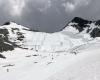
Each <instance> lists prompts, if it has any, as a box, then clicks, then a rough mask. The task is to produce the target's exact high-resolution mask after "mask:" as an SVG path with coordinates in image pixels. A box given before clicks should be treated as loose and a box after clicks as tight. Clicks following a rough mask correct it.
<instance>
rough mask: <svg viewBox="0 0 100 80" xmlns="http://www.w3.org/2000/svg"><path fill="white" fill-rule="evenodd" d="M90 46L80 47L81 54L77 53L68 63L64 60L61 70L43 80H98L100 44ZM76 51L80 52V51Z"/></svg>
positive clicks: (99, 76) (99, 75) (99, 72)
mask: <svg viewBox="0 0 100 80" xmlns="http://www.w3.org/2000/svg"><path fill="white" fill-rule="evenodd" d="M91 45H92V46H91ZM91 45H88V47H86V46H84V47H83V48H82V47H81V50H82V49H83V50H82V52H79V54H78V55H77V56H75V57H73V58H72V59H70V60H69V62H68V61H67V60H66V63H65V65H64V66H63V69H61V70H59V71H58V72H56V73H55V74H53V75H52V76H50V77H48V78H47V79H45V80H99V79H100V47H99V45H100V44H91ZM84 48H86V49H84ZM78 50H79V51H80V49H77V51H78Z"/></svg>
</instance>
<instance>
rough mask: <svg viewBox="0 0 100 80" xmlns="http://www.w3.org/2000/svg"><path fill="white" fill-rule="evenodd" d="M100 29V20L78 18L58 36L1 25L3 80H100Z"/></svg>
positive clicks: (1, 72) (1, 70) (19, 26)
mask: <svg viewBox="0 0 100 80" xmlns="http://www.w3.org/2000/svg"><path fill="white" fill-rule="evenodd" d="M99 27H100V21H87V20H84V19H82V18H78V17H76V18H74V19H73V20H72V21H71V22H70V23H68V24H67V25H66V26H65V27H64V29H63V30H61V31H59V32H55V33H45V32H35V31H31V30H30V29H28V28H26V27H23V26H21V25H18V24H16V23H13V22H7V23H5V24H4V25H3V26H0V52H1V53H0V57H1V58H0V80H99V78H100V59H99V58H100V54H99V53H100V38H99V37H100V28H99ZM5 47H6V48H5Z"/></svg>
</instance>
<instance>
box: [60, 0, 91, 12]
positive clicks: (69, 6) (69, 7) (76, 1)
mask: <svg viewBox="0 0 100 80" xmlns="http://www.w3.org/2000/svg"><path fill="white" fill-rule="evenodd" d="M89 3H90V0H72V1H70V2H69V1H67V2H66V3H63V4H62V6H63V7H65V11H66V12H72V11H74V10H76V9H77V8H79V7H82V6H87V5H89Z"/></svg>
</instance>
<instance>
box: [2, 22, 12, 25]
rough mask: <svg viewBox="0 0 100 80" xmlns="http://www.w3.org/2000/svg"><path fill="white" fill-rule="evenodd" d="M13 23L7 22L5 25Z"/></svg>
mask: <svg viewBox="0 0 100 80" xmlns="http://www.w3.org/2000/svg"><path fill="white" fill-rule="evenodd" d="M10 24H11V22H5V23H4V24H3V25H10Z"/></svg>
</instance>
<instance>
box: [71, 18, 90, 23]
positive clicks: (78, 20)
mask: <svg viewBox="0 0 100 80" xmlns="http://www.w3.org/2000/svg"><path fill="white" fill-rule="evenodd" d="M72 22H76V23H84V24H87V23H88V22H90V21H88V20H85V19H83V18H80V17H75V18H74V19H72Z"/></svg>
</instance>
